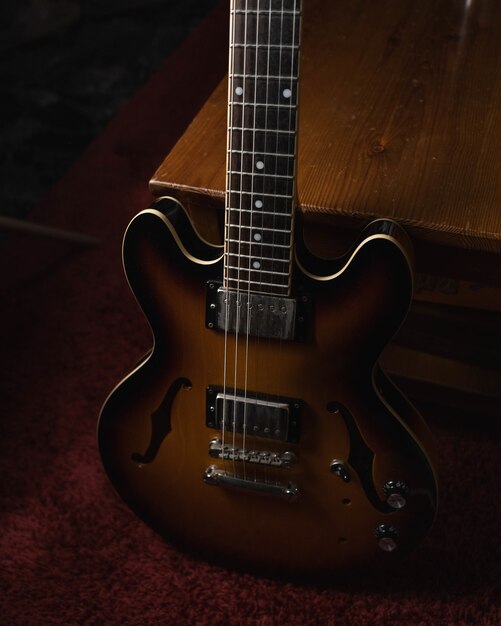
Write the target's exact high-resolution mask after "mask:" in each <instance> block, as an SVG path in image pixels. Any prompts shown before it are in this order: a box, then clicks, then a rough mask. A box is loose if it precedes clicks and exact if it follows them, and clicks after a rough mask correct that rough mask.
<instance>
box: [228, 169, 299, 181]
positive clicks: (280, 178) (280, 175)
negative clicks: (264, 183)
mask: <svg viewBox="0 0 501 626" xmlns="http://www.w3.org/2000/svg"><path fill="white" fill-rule="evenodd" d="M229 173H230V174H237V175H238V176H252V177H254V178H257V179H259V178H277V179H279V180H283V179H284V178H287V179H289V180H293V179H294V176H286V175H285V174H268V173H266V174H261V173H260V172H252V173H251V172H242V171H240V170H237V171H231V170H229Z"/></svg>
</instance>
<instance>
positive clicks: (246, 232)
mask: <svg viewBox="0 0 501 626" xmlns="http://www.w3.org/2000/svg"><path fill="white" fill-rule="evenodd" d="M256 235H259V236H260V239H259V240H256V238H255V236H256ZM225 236H226V238H227V239H233V240H235V241H237V242H239V243H240V244H242V245H246V246H249V247H248V248H245V249H244V248H242V247H239V248H238V251H239V252H241V253H242V254H252V253H253V251H255V250H254V247H255V246H258V245H262V244H263V243H264V244H270V245H272V246H273V245H275V244H276V245H277V246H288V247H290V245H291V243H292V240H291V231H290V230H289V231H287V232H283V230H282V231H279V230H274V229H273V228H268V229H267V230H264V229H263V228H258V227H252V228H238V226H235V225H234V224H230V225H228V227H227V228H226V231H225ZM251 246H252V247H251ZM256 249H257V248H256ZM232 250H233V248H232Z"/></svg>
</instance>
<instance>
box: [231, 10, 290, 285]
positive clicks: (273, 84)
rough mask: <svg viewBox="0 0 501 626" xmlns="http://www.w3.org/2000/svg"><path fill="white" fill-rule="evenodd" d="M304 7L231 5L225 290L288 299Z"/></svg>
mask: <svg viewBox="0 0 501 626" xmlns="http://www.w3.org/2000/svg"><path fill="white" fill-rule="evenodd" d="M300 29H301V0H231V20H230V64H229V88H228V97H229V103H228V144H227V151H228V154H227V190H226V220H225V263H224V284H225V287H227V288H229V289H236V290H244V291H252V292H259V293H273V294H276V295H288V293H289V291H290V281H291V257H292V244H293V242H292V237H293V220H294V215H293V210H294V198H295V173H296V128H297V105H298V71H299V48H300V32H301V30H300Z"/></svg>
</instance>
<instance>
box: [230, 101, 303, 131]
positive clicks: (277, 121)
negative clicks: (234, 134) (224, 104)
mask: <svg viewBox="0 0 501 626" xmlns="http://www.w3.org/2000/svg"><path fill="white" fill-rule="evenodd" d="M242 109H243V111H242ZM242 114H243V115H242ZM230 120H231V125H232V127H234V126H243V127H244V128H253V129H255V130H268V129H269V130H270V131H276V130H287V131H290V130H293V129H295V128H296V110H294V109H282V108H256V107H253V106H244V105H242V104H240V103H239V104H234V105H233V106H232V107H231V114H230Z"/></svg>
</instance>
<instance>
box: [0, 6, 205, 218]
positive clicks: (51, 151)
mask: <svg viewBox="0 0 501 626" xmlns="http://www.w3.org/2000/svg"><path fill="white" fill-rule="evenodd" d="M215 4H216V0H17V1H16V2H10V0H9V1H8V2H1V3H0V172H1V173H0V214H1V215H4V216H12V217H24V216H26V215H27V214H28V213H29V212H30V210H31V209H32V208H33V207H34V206H36V205H37V204H38V202H39V200H40V198H41V197H43V195H44V193H45V192H47V191H48V190H49V189H50V188H51V187H52V186H53V185H54V183H55V182H56V181H57V180H59V179H60V178H61V177H62V176H63V174H64V173H65V171H66V170H67V169H68V167H69V166H70V165H71V164H72V163H73V162H74V161H76V160H77V159H78V157H79V156H80V155H81V153H82V152H83V150H84V149H85V147H86V146H87V145H88V144H89V142H90V141H91V140H92V139H93V138H94V137H96V136H97V135H98V134H99V133H100V131H101V130H102V129H103V128H104V126H105V125H106V124H107V122H108V121H109V120H110V119H111V118H112V117H113V116H114V115H116V113H117V112H118V111H119V109H120V108H121V107H122V105H123V104H124V103H125V102H126V101H127V100H129V99H130V98H131V96H132V95H133V94H134V93H135V92H136V91H137V90H138V89H139V87H140V86H141V85H143V84H144V83H145V82H146V81H147V79H148V78H149V77H150V75H151V74H152V73H153V72H154V71H155V69H156V68H157V67H158V66H159V65H160V64H161V62H162V61H163V59H164V58H165V57H166V56H167V55H168V54H169V53H170V52H171V51H172V50H174V49H175V48H176V47H177V46H178V45H179V43H180V42H181V41H182V40H183V38H184V37H186V35H187V34H188V33H189V32H191V31H192V30H193V29H194V28H195V27H196V26H197V24H198V23H199V22H200V21H201V20H202V19H203V17H204V16H205V15H206V14H207V13H208V12H209V11H210V10H211V9H212V7H213V6H215ZM152 174H153V172H152Z"/></svg>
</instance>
